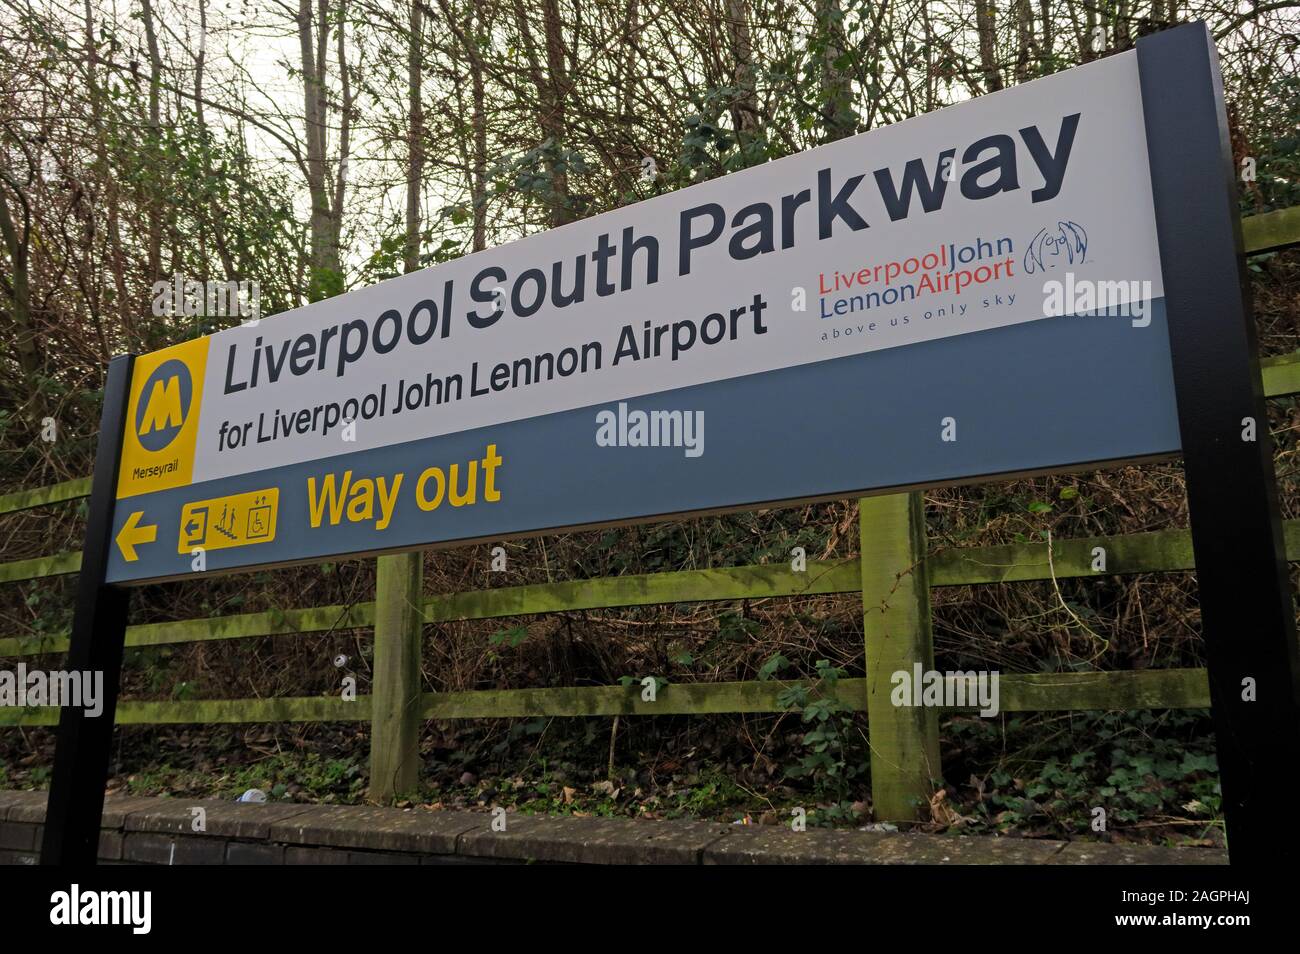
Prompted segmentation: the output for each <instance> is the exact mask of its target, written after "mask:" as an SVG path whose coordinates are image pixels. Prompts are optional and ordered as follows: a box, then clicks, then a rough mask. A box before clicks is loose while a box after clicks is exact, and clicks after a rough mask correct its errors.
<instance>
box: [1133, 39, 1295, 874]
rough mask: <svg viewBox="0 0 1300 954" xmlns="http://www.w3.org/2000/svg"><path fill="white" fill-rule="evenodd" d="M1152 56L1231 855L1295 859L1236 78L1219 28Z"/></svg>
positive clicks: (1150, 48)
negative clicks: (1281, 814)
mask: <svg viewBox="0 0 1300 954" xmlns="http://www.w3.org/2000/svg"><path fill="white" fill-rule="evenodd" d="M1137 53H1138V71H1139V75H1140V78H1141V86H1142V106H1143V111H1144V113H1145V120H1146V128H1147V148H1148V150H1149V155H1150V161H1151V185H1152V189H1153V192H1154V198H1155V211H1156V229H1157V232H1158V234H1159V238H1160V262H1161V270H1162V272H1163V274H1164V286H1165V300H1166V302H1167V305H1168V315H1169V337H1170V345H1171V350H1172V354H1173V369H1174V386H1175V389H1176V392H1177V396H1178V420H1179V429H1180V431H1181V434H1182V445H1183V463H1184V469H1185V471H1186V476H1187V500H1188V508H1189V511H1190V515H1191V527H1192V546H1193V550H1194V552H1195V555H1196V578H1197V585H1198V589H1199V594H1200V607H1201V622H1202V631H1203V633H1204V637H1205V647H1206V656H1207V663H1208V670H1209V678H1210V701H1211V706H1212V711H1213V716H1214V725H1215V736H1216V743H1217V745H1216V748H1217V752H1218V762H1219V778H1220V781H1221V784H1222V787H1223V810H1224V815H1225V818H1226V821H1227V830H1228V850H1229V852H1230V854H1231V858H1232V861H1233V863H1234V864H1256V863H1260V862H1264V861H1282V860H1293V859H1294V858H1295V857H1296V855H1297V854H1298V853H1300V836H1297V834H1296V830H1295V826H1294V825H1291V824H1287V823H1281V824H1279V822H1278V819H1277V815H1276V811H1275V809H1276V807H1277V804H1278V798H1279V793H1290V792H1293V791H1294V790H1295V782H1296V775H1297V767H1298V766H1300V646H1298V645H1297V642H1296V626H1295V606H1294V602H1293V598H1292V593H1291V586H1290V583H1289V581H1288V568H1287V562H1286V551H1285V546H1284V540H1283V535H1282V522H1281V516H1280V512H1279V508H1278V501H1277V481H1276V477H1275V474H1274V471H1273V442H1272V440H1271V439H1270V436H1269V428H1268V412H1267V410H1266V407H1265V403H1264V393H1263V385H1262V383H1261V381H1260V374H1259V363H1258V354H1257V351H1256V340H1255V339H1256V336H1255V325H1254V317H1253V315H1252V312H1251V308H1250V304H1249V299H1248V292H1247V289H1248V285H1247V284H1246V279H1245V267H1244V263H1245V256H1244V253H1243V249H1242V241H1241V217H1240V212H1239V211H1238V208H1237V190H1236V185H1235V180H1236V175H1235V168H1234V165H1233V161H1232V151H1231V149H1230V147H1229V140H1228V128H1227V119H1226V113H1225V110H1224V103H1223V82H1222V78H1221V76H1220V73H1219V64H1218V57H1217V54H1216V53H1215V50H1214V43H1213V40H1212V39H1211V37H1210V33H1209V30H1208V29H1207V28H1206V26H1205V25H1204V24H1203V23H1195V24H1188V25H1186V26H1180V27H1176V28H1175V29H1172V30H1167V31H1165V32H1163V33H1158V34H1155V35H1153V36H1149V37H1145V38H1143V39H1140V40H1138V43H1137ZM1282 797H1284V798H1287V799H1289V797H1290V796H1289V794H1288V795H1284V796H1282Z"/></svg>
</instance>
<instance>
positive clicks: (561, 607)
mask: <svg viewBox="0 0 1300 954" xmlns="http://www.w3.org/2000/svg"><path fill="white" fill-rule="evenodd" d="M1242 226H1243V236H1244V238H1245V244H1246V249H1247V251H1248V252H1249V253H1252V254H1255V253H1262V252H1268V251H1272V250H1275V249H1278V248H1283V247H1286V246H1289V245H1296V244H1300V207H1296V208H1291V209H1284V210H1281V211H1278V212H1271V213H1268V214H1265V215H1258V216H1252V217H1250V218H1247V219H1245V220H1243V223H1242ZM1260 371H1261V377H1262V380H1263V386H1264V393H1265V394H1266V395H1267V396H1268V397H1270V398H1281V397H1287V396H1290V395H1295V394H1300V352H1297V353H1295V354H1291V355H1286V356H1283V357H1276V358H1268V359H1265V360H1263V361H1262V362H1261V367H1260ZM89 492H90V480H89V478H83V479H79V480H70V481H66V482H64V483H61V484H55V485H53V486H49V487H40V488H35V489H31V490H23V491H19V492H17V493H11V494H6V495H3V496H0V515H3V514H10V513H17V512H20V511H23V510H30V509H32V508H35V507H42V506H47V505H50V504H57V503H62V502H66V501H70V500H77V499H79V498H83V497H85V496H87V495H88V494H89ZM859 508H860V534H861V539H860V544H861V546H860V553H861V557H860V558H855V559H852V560H846V561H840V562H811V563H809V564H808V566H807V569H806V570H805V571H803V572H796V571H794V570H793V569H791V568H790V567H789V565H787V564H778V565H761V566H740V567H731V568H724V569H708V570H686V571H679V572H671V573H654V574H646V575H639V576H621V577H608V578H601V579H591V580H574V581H568V582H561V583H546V584H537V585H526V586H512V587H500V588H496V589H487V590H477V591H472V592H465V593H452V594H445V595H439V596H424V595H423V594H422V593H421V592H420V588H419V581H420V558H419V555H418V554H401V555H398V556H391V557H380V558H379V561H378V575H377V586H376V590H377V592H376V599H375V601H374V602H366V603H357V604H354V605H350V606H318V607H311V608H306V609H291V610H279V609H276V610H270V611H266V612H259V613H242V614H236V615H227V616H219V617H212V618H207V619H190V620H182V621H178V622H167V623H149V624H144V625H138V626H131V627H129V628H128V630H127V634H126V644H127V645H128V646H137V647H138V646H157V645H166V644H179V643H189V642H200V641H206V640H216V639H243V638H250V637H256V636H271V635H281V634H302V633H323V632H331V631H337V630H347V629H361V628H370V627H374V628H375V660H374V672H375V681H374V689H373V693H374V694H373V695H371V696H359V697H358V698H357V699H356V700H355V701H345V700H343V699H341V698H336V697H288V698H275V699H206V700H198V701H187V702H151V701H138V700H126V701H122V702H119V704H118V709H117V721H118V723H120V724H124V725H129V724H183V723H235V722H244V723H259V722H263V723H264V722H348V721H351V722H361V721H365V722H370V723H371V726H372V734H371V790H370V795H371V798H372V799H375V800H381V801H382V800H387V799H390V798H392V797H393V796H395V795H397V794H401V793H403V792H406V791H409V790H410V789H411V788H412V787H413V783H414V781H415V779H416V774H415V773H416V769H417V767H418V764H419V759H418V727H419V721H420V720H422V719H470V718H511V717H538V716H557V717H558V716H614V715H702V714H712V713H772V712H780V711H783V708H782V706H781V705H780V703H779V702H778V697H779V696H780V694H781V692H782V690H783V689H784V688H785V686H786V685H787V684H786V683H783V682H780V681H778V680H772V681H766V682H719V683H687V684H670V685H666V686H664V687H663V688H662V689H661V690H660V691H659V693H658V694H657V697H656V700H655V701H654V702H653V703H651V702H644V701H642V699H641V690H640V686H639V685H633V686H629V687H620V686H586V687H566V688H547V689H508V690H477V691H470V692H445V693H429V692H423V691H422V689H421V685H420V668H419V659H420V657H419V652H420V637H421V633H422V628H423V625H424V624H425V623H438V622H449V621H454V620H475V619H495V618H501V617H509V616H524V615H535V614H545V613H558V612H565V611H572V610H586V609H613V608H624V607H633V606H649V605H663V604H674V603H700V602H711V601H728V600H739V599H764V598H770V597H792V596H794V597H797V596H814V595H830V594H845V593H856V594H859V595H860V596H861V598H862V600H863V623H864V625H863V631H864V635H865V639H866V645H865V651H866V656H865V658H866V663H867V665H866V669H867V674H868V675H867V677H866V678H859V679H842V680H839V682H838V683H837V685H836V687H835V690H834V691H835V693H836V695H837V696H838V697H839V698H840V699H841V700H842V701H843V702H844V703H845V704H846V705H848V706H849V707H850V708H852V709H854V710H857V711H861V712H866V713H867V714H868V731H869V732H870V741H871V749H872V753H873V755H872V766H871V770H872V796H873V801H874V807H875V811H876V815H877V817H879V818H884V819H892V820H909V819H913V818H917V817H920V816H921V815H923V813H924V810H925V806H926V804H927V801H928V796H929V794H930V792H931V791H932V788H933V785H934V784H935V782H936V780H937V779H938V778H939V777H940V775H941V771H940V766H939V764H938V744H937V740H938V734H937V733H938V729H937V718H936V716H937V713H935V712H934V711H933V710H915V709H911V710H909V709H906V708H899V707H894V706H891V705H889V704H888V700H887V696H888V689H889V681H888V674H889V673H891V672H893V671H894V670H895V669H900V668H901V669H910V666H911V664H912V663H914V662H922V664H923V665H924V666H925V668H931V667H932V665H933V647H932V642H931V636H930V598H929V591H930V589H931V588H932V587H941V586H966V585H978V584H985V583H1010V582H1025V581H1032V580H1046V579H1051V578H1053V577H1055V578H1058V579H1064V578H1075V577H1086V576H1105V575H1123V574H1133V573H1160V572H1176V571H1184V570H1190V569H1193V568H1194V561H1193V557H1192V546H1191V535H1190V533H1189V532H1188V531H1185V530H1162V531H1155V532H1151V533H1139V534H1128V535H1124V536H1114V537H1092V538H1085V539H1072V540H1056V541H1053V544H1052V553H1051V559H1050V560H1049V559H1048V552H1047V544H1046V543H1042V544H1007V545H1004V546H986V547H962V548H945V549H931V548H930V547H928V546H927V544H926V541H925V527H924V519H923V518H922V517H920V516H919V515H920V514H922V510H921V508H920V495H919V494H896V495H890V496H884V497H873V498H867V499H865V500H863V501H861V502H860V504H859ZM1285 531H1286V551H1287V558H1288V559H1289V560H1291V561H1293V562H1300V520H1289V521H1286V523H1285ZM1096 547H1103V548H1104V549H1105V551H1106V569H1105V570H1104V571H1102V572H1095V571H1093V569H1092V563H1093V552H1094V548H1096ZM80 565H81V554H80V553H76V552H69V553H58V554H52V555H47V556H40V557H35V558H31V559H25V560H15V561H11V562H6V563H0V583H13V582H20V581H27V580H38V579H42V578H47V577H55V576H62V575H68V574H72V573H76V572H77V571H78V569H79V568H80ZM67 647H68V636H67V634H66V633H60V634H53V635H44V636H11V637H4V638H0V657H23V656H31V655H37V654H42V653H59V652H64V651H66V649H67ZM873 677H874V678H873ZM999 703H1000V708H1001V710H1002V711H1007V712H1029V711H1065V710H1086V709H1148V708H1203V707H1206V706H1208V705H1209V686H1208V681H1207V679H1206V675H1205V672H1204V670H1201V669H1171V670H1157V671H1143V672H1072V673H1052V674H1005V675H1002V676H1001V679H1000V699H999ZM948 711H954V710H948ZM963 711H966V710H963ZM57 722H58V712H57V710H55V709H52V708H42V707H29V708H25V709H19V708H0V726H36V725H47V726H48V725H55V724H57Z"/></svg>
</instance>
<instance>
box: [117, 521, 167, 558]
mask: <svg viewBox="0 0 1300 954" xmlns="http://www.w3.org/2000/svg"><path fill="white" fill-rule="evenodd" d="M143 516H144V511H143V510H137V511H136V512H135V513H133V514H131V516H129V517H127V518H126V523H124V524H122V529H121V530H119V531H118V534H117V548H118V549H119V550H121V551H122V556H123V557H124V558H125V559H126V562H127V563H134V562H135V561H136V560H138V559H140V557H139V556H138V555H137V554H136V552H135V548H136V547H137V546H138V545H140V544H141V543H153V542H154V541H155V540H157V539H158V526H157V525H156V524H154V525H151V526H147V527H142V526H140V518H141V517H143Z"/></svg>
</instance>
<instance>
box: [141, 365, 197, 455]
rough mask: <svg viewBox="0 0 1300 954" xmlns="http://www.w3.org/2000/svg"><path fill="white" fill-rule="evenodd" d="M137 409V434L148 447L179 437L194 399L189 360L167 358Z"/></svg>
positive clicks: (155, 447) (156, 447)
mask: <svg viewBox="0 0 1300 954" xmlns="http://www.w3.org/2000/svg"><path fill="white" fill-rule="evenodd" d="M142 397H143V398H144V400H143V401H140V402H139V405H140V406H139V407H138V408H137V409H136V412H135V436H136V437H137V438H139V440H140V445H141V446H142V447H144V448H145V449H146V450H150V451H155V452H156V451H160V450H163V449H165V448H166V447H167V445H168V444H170V443H171V442H172V441H174V440H175V439H176V435H177V434H179V433H180V432H181V428H182V427H183V426H184V424H185V417H186V415H187V414H188V413H189V411H190V407H191V404H192V403H193V401H194V382H193V381H192V380H191V379H190V369H189V368H187V367H185V362H183V361H177V360H176V359H175V358H173V359H171V360H170V361H164V362H163V363H162V364H160V365H158V367H157V368H155V369H154V372H153V374H151V375H149V380H147V381H145V383H144V392H143V394H142Z"/></svg>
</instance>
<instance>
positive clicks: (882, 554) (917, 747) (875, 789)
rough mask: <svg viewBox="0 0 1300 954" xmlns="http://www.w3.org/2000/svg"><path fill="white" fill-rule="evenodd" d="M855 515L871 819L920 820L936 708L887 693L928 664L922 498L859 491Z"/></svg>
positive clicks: (925, 810)
mask: <svg viewBox="0 0 1300 954" xmlns="http://www.w3.org/2000/svg"><path fill="white" fill-rule="evenodd" d="M858 519H859V524H858V532H859V536H860V540H861V551H862V630H863V636H864V640H865V642H866V666H867V680H866V681H867V734H868V739H869V740H870V743H871V801H872V806H873V808H874V810H875V815H876V819H877V820H878V821H920V820H924V819H925V818H927V817H928V815H929V802H930V795H931V794H932V793H933V791H934V780H936V779H938V778H939V777H940V774H941V773H940V770H939V713H938V711H937V710H935V709H933V708H926V707H924V706H919V705H912V706H895V705H893V704H892V702H891V700H890V695H891V693H892V690H893V685H894V684H893V681H892V677H893V674H894V673H895V672H898V671H900V670H901V671H903V672H906V673H907V674H908V679H909V680H910V679H911V678H912V672H913V666H914V665H915V664H916V663H920V664H921V667H922V669H923V670H927V671H928V670H931V669H933V668H934V643H933V636H932V632H931V627H930V580H929V573H928V571H927V569H926V563H925V504H924V501H923V499H922V497H921V494H919V493H909V494H890V495H888V496H883V497H866V498H863V499H862V500H860V501H859V502H858ZM913 701H919V700H913Z"/></svg>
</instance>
